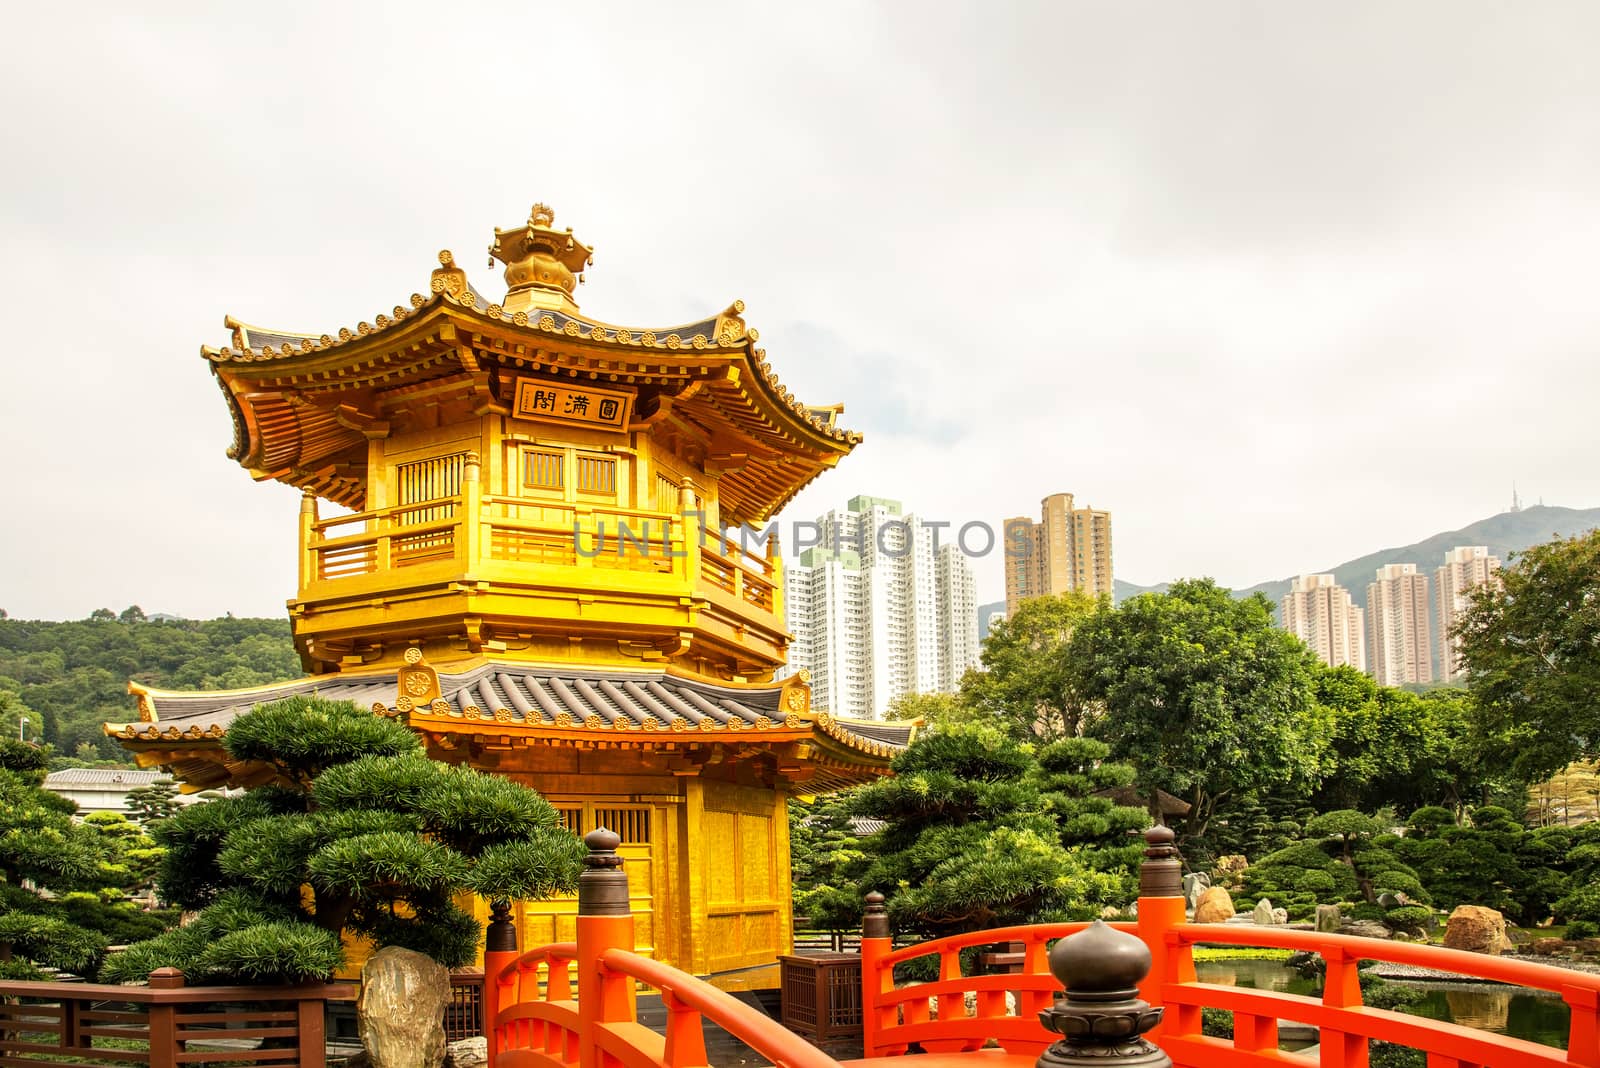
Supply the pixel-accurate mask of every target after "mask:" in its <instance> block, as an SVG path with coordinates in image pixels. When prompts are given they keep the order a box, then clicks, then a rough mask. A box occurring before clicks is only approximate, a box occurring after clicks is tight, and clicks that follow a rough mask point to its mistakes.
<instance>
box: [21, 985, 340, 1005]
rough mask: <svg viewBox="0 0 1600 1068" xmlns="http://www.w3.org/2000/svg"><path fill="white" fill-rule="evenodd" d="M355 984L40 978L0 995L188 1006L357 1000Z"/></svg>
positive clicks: (57, 999)
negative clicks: (164, 984) (165, 984)
mask: <svg viewBox="0 0 1600 1068" xmlns="http://www.w3.org/2000/svg"><path fill="white" fill-rule="evenodd" d="M358 992H359V988H358V987H357V985H356V984H354V983H304V984H299V985H296V986H179V987H170V988H160V987H150V986H119V985H117V984H114V983H58V982H48V981H38V980H28V981H19V982H9V981H7V982H3V983H0V997H8V998H12V997H15V998H44V999H46V1000H49V1001H61V1000H71V1001H123V1002H128V1003H130V1004H134V1005H156V1004H170V1005H189V1004H194V1003H196V1002H204V1001H354V1000H356V997H357V994H358Z"/></svg>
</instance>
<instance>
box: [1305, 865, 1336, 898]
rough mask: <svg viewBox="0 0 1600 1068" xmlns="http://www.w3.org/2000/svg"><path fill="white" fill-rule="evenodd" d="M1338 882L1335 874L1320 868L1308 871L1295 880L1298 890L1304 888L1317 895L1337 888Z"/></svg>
mask: <svg viewBox="0 0 1600 1068" xmlns="http://www.w3.org/2000/svg"><path fill="white" fill-rule="evenodd" d="M1336 885H1337V884H1336V883H1335V882H1334V880H1333V876H1332V875H1331V874H1329V873H1328V872H1325V871H1323V870H1321V869H1320V868H1317V869H1313V870H1310V871H1307V872H1306V873H1305V874H1303V875H1301V876H1300V877H1299V878H1298V879H1296V880H1295V881H1294V888H1295V889H1296V890H1303V891H1306V892H1307V893H1310V894H1312V895H1313V896H1315V895H1316V894H1319V893H1326V892H1328V891H1331V890H1333V889H1335V887H1336Z"/></svg>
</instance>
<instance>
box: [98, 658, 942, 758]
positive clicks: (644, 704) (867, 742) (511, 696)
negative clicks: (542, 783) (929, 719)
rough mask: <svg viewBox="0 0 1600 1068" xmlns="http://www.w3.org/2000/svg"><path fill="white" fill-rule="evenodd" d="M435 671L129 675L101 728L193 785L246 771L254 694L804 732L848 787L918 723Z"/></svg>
mask: <svg viewBox="0 0 1600 1068" xmlns="http://www.w3.org/2000/svg"><path fill="white" fill-rule="evenodd" d="M437 681H438V694H439V695H438V697H436V698H434V699H433V700H431V701H427V702H425V703H421V704H413V702H412V701H411V700H410V699H409V698H407V697H405V696H403V695H402V694H401V693H400V687H399V684H400V678H399V671H398V670H397V669H390V670H387V671H379V672H373V673H367V674H351V673H340V674H337V675H328V676H317V677H312V678H305V679H299V680H295V681H291V682H281V683H274V684H271V685H267V686H258V687H252V688H249V689H245V690H216V691H177V690H157V689H152V688H149V687H146V686H142V685H140V684H138V683H134V682H130V683H129V684H128V690H129V692H130V693H132V694H134V695H135V696H136V697H137V699H138V706H139V719H138V720H137V721H131V722H121V723H107V724H105V727H104V730H105V732H106V734H108V735H110V736H112V737H114V738H117V739H118V740H119V741H121V742H122V743H123V744H124V745H125V746H127V747H128V748H130V749H134V750H135V751H140V750H146V751H148V750H162V751H163V754H162V755H164V756H167V757H170V758H171V759H169V760H163V761H162V762H163V763H170V764H172V766H173V768H174V772H175V773H176V774H177V775H178V776H179V777H180V778H182V779H184V780H186V781H187V782H188V783H189V784H190V785H191V786H192V787H193V788H196V789H204V788H207V787H211V786H216V785H220V784H221V783H222V782H223V781H230V782H239V781H243V780H242V779H241V776H240V774H239V769H237V768H228V767H227V764H228V761H227V759H226V758H225V757H224V756H223V754H222V752H221V749H222V741H223V739H224V738H225V737H226V735H227V732H228V727H229V726H230V725H231V724H232V722H233V721H234V720H235V719H237V718H238V717H239V716H240V715H242V714H244V713H245V712H248V711H250V710H251V709H252V708H254V707H256V706H257V705H259V704H264V703H266V702H269V701H278V700H282V699H283V698H286V697H296V696H310V695H315V696H318V697H321V698H325V699H327V700H332V701H352V702H355V703H356V704H357V705H360V706H363V707H370V708H371V709H372V711H373V712H374V714H376V715H382V716H392V717H400V718H403V719H404V720H405V721H406V722H407V723H408V724H409V725H410V726H411V727H412V728H413V729H415V730H418V731H422V732H425V733H427V734H430V735H434V736H439V737H448V736H460V735H472V734H479V735H484V734H487V735H505V734H514V735H517V736H519V737H524V738H526V737H529V736H530V735H531V736H535V737H538V738H542V739H545V740H547V741H550V742H552V743H555V744H562V743H572V742H575V741H576V742H582V743H585V744H591V745H592V744H594V743H595V742H596V741H602V740H603V741H604V742H606V743H610V744H621V745H646V744H650V745H656V746H668V747H671V746H680V745H682V746H687V745H689V744H692V743H703V742H716V743H721V744H723V745H725V746H727V745H732V746H739V747H746V748H748V747H755V748H770V747H773V746H775V745H778V744H780V743H787V742H794V741H807V742H810V743H812V746H813V752H814V756H813V758H812V762H813V764H814V767H815V776H814V778H812V779H811V780H809V785H808V789H817V788H821V789H831V788H835V787H840V786H847V785H852V784H854V783H857V782H861V781H864V780H866V779H868V778H871V777H873V776H875V775H879V774H883V773H884V772H886V771H887V770H888V766H889V762H890V761H891V760H893V758H894V757H895V756H896V755H897V754H899V753H900V752H901V751H902V750H904V749H905V747H906V746H907V745H909V744H910V742H911V740H912V739H913V737H914V736H915V734H916V732H917V724H916V723H889V722H877V721H875V722H864V721H857V720H847V719H838V718H835V717H833V716H830V715H828V714H827V713H813V712H811V711H810V710H809V708H808V704H809V691H808V690H807V688H806V687H805V684H804V683H803V682H801V681H799V680H798V679H789V680H785V681H783V682H777V683H765V684H740V683H726V684H718V683H713V682H710V681H706V680H703V679H695V678H686V677H682V676H678V675H675V674H673V673H671V672H670V671H668V670H666V669H663V668H656V669H647V670H639V671H615V670H613V671H599V670H574V669H571V668H550V667H534V666H530V665H528V664H522V663H510V662H504V661H497V660H480V661H478V662H476V663H473V664H469V665H465V666H463V667H462V668H461V669H459V670H455V671H442V670H441V671H438V672H437ZM792 695H798V697H797V696H792Z"/></svg>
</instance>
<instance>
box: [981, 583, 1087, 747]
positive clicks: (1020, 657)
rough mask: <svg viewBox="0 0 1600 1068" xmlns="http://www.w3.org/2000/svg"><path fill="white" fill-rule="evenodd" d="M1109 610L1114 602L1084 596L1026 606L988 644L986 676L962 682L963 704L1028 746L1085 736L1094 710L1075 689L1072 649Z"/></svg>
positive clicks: (1042, 600) (1037, 601) (1002, 623)
mask: <svg viewBox="0 0 1600 1068" xmlns="http://www.w3.org/2000/svg"><path fill="white" fill-rule="evenodd" d="M1109 606H1110V599H1109V598H1094V597H1090V596H1088V595H1086V594H1081V593H1064V594H1058V595H1052V596H1045V597H1031V598H1029V599H1027V600H1025V601H1023V602H1022V604H1021V605H1019V606H1018V608H1017V610H1016V612H1015V613H1013V614H1012V615H1011V616H1009V617H1007V618H1006V619H1002V620H1000V621H998V622H996V623H995V624H994V627H993V628H992V629H991V630H990V631H989V637H988V638H986V639H984V643H983V653H982V662H983V670H982V671H971V672H968V673H967V676H966V678H964V679H963V680H962V682H961V702H962V704H963V705H966V706H968V707H970V708H972V709H974V710H975V711H976V712H977V713H978V714H979V715H980V716H983V717H987V718H988V719H990V720H992V721H993V722H995V723H998V724H999V725H1000V726H1001V727H1002V729H1004V730H1005V731H1007V732H1008V733H1009V734H1011V735H1012V736H1013V737H1016V738H1018V739H1020V740H1023V741H1026V740H1029V739H1033V738H1039V739H1042V740H1044V741H1053V740H1055V739H1057V738H1067V737H1071V736H1073V735H1076V734H1082V733H1083V730H1084V728H1085V727H1086V726H1087V724H1088V721H1089V720H1090V719H1091V718H1092V713H1093V707H1092V706H1091V705H1089V704H1086V703H1085V702H1084V701H1083V700H1082V698H1081V697H1080V695H1079V691H1078V689H1077V687H1076V685H1075V684H1074V679H1073V677H1072V672H1071V666H1070V665H1069V663H1068V662H1067V656H1066V650H1067V643H1068V642H1069V641H1070V640H1071V638H1072V632H1073V631H1074V630H1075V629H1076V628H1077V627H1078V625H1079V624H1081V623H1082V622H1083V621H1084V620H1086V619H1088V618H1089V617H1091V616H1093V615H1094V614H1095V613H1096V612H1098V611H1100V610H1101V609H1102V608H1107V607H1109Z"/></svg>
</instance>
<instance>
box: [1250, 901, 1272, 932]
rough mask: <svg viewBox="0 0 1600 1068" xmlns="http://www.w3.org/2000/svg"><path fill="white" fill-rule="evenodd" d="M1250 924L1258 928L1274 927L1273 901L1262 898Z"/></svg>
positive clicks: (1257, 904) (1251, 915)
mask: <svg viewBox="0 0 1600 1068" xmlns="http://www.w3.org/2000/svg"><path fill="white" fill-rule="evenodd" d="M1250 922H1251V923H1253V924H1255V925H1256V926H1258V927H1271V926H1272V899H1271V898H1265V897H1264V898H1262V899H1261V900H1260V901H1257V902H1256V907H1255V908H1254V909H1253V910H1252V911H1251V913H1250Z"/></svg>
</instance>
